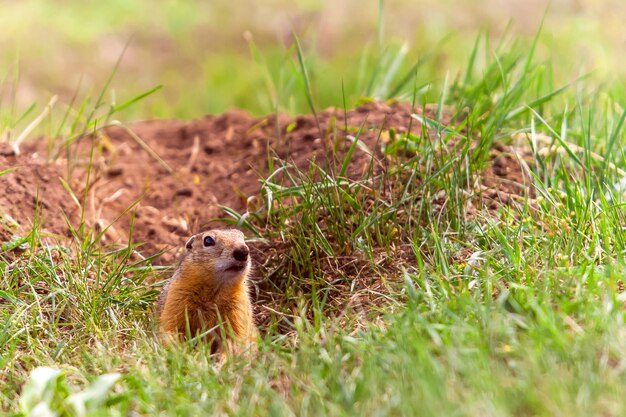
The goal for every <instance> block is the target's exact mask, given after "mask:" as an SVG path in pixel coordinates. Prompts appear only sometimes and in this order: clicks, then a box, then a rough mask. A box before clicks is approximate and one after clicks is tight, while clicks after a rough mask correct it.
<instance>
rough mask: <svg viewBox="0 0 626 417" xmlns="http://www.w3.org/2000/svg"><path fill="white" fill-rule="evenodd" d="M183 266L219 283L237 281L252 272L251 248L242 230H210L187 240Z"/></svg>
mask: <svg viewBox="0 0 626 417" xmlns="http://www.w3.org/2000/svg"><path fill="white" fill-rule="evenodd" d="M185 250H186V254H185V257H184V259H183V265H185V266H186V267H190V268H193V269H194V270H200V271H199V272H201V273H202V274H203V275H205V276H206V277H207V278H209V279H213V280H216V281H218V283H219V284H237V283H239V282H241V281H242V280H244V279H245V278H246V276H248V272H249V271H250V250H249V249H248V246H247V245H246V243H245V240H244V235H243V233H241V232H240V231H239V230H235V229H229V230H208V231H206V232H202V233H198V234H196V235H194V236H192V237H191V238H190V239H189V240H188V241H187V243H185Z"/></svg>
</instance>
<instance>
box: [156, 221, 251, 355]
mask: <svg viewBox="0 0 626 417" xmlns="http://www.w3.org/2000/svg"><path fill="white" fill-rule="evenodd" d="M207 236H210V237H211V238H213V240H214V242H215V244H214V245H211V246H208V247H207V246H205V245H204V239H206V237H207ZM185 246H186V249H187V250H186V254H185V255H184V257H183V260H182V262H181V264H180V267H179V268H178V269H177V270H176V272H175V273H174V275H173V276H172V278H171V280H170V282H168V284H167V285H166V286H165V287H164V288H163V292H162V293H161V298H160V300H159V305H158V313H159V330H160V332H161V333H162V334H165V335H170V336H177V337H184V336H185V335H187V334H188V332H187V330H189V333H190V334H191V336H197V335H198V334H201V333H204V332H207V331H208V332H209V333H208V338H209V340H210V342H211V343H213V348H214V351H220V352H222V353H225V351H234V352H237V351H239V350H240V348H242V347H250V346H252V345H253V344H254V342H255V340H256V335H257V330H256V327H255V325H254V319H253V315H252V305H251V303H250V297H249V295H248V288H247V278H248V275H249V273H250V256H249V255H248V247H247V246H246V245H245V243H244V236H243V234H242V233H241V232H239V231H237V230H212V231H208V232H204V233H199V234H197V235H195V236H193V237H192V238H191V239H189V241H188V242H187V244H186V245H185ZM237 251H239V254H238V257H239V259H235V255H236V252H237ZM243 253H245V257H246V259H245V261H243V260H242V257H243ZM228 268H241V269H240V270H239V269H236V270H229V269H228ZM223 336H224V337H225V338H226V340H224V341H223V340H222V339H223ZM224 342H225V343H224Z"/></svg>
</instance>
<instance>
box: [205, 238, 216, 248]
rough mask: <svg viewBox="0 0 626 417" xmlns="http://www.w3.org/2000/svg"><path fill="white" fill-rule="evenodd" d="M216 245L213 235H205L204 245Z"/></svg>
mask: <svg viewBox="0 0 626 417" xmlns="http://www.w3.org/2000/svg"><path fill="white" fill-rule="evenodd" d="M213 245H215V240H214V239H213V238H212V237H211V236H205V237H204V246H213Z"/></svg>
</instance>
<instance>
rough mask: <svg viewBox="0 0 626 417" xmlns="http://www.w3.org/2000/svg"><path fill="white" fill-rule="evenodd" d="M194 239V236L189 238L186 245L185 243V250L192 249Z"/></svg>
mask: <svg viewBox="0 0 626 417" xmlns="http://www.w3.org/2000/svg"><path fill="white" fill-rule="evenodd" d="M195 238H196V237H195V236H191V238H189V240H188V241H187V243H185V247H186V248H187V250H191V249H193V241H194V239H195Z"/></svg>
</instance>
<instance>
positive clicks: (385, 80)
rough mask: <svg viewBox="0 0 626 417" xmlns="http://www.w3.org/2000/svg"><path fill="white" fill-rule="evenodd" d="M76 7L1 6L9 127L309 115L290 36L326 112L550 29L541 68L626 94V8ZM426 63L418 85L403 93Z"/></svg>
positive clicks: (442, 75)
mask: <svg viewBox="0 0 626 417" xmlns="http://www.w3.org/2000/svg"><path fill="white" fill-rule="evenodd" d="M67 4H68V3H67V2H61V1H52V0H47V1H46V0H15V1H12V0H0V27H1V28H2V30H1V31H0V106H1V107H0V118H1V119H0V120H1V121H0V123H2V121H3V122H4V124H5V125H9V126H11V125H16V124H18V123H21V121H22V120H23V119H24V120H26V119H28V117H23V116H24V115H25V112H31V114H32V115H35V114H37V113H38V112H41V110H42V109H43V108H44V107H45V105H46V103H48V101H49V100H50V98H51V97H52V96H54V95H58V96H59V101H58V103H57V107H59V106H60V107H61V109H63V106H65V108H69V109H72V110H71V111H72V112H79V111H80V107H81V105H82V103H89V104H88V105H93V103H94V102H97V99H98V97H99V96H100V95H101V94H103V97H104V99H105V100H106V101H107V102H108V103H113V104H120V103H124V102H127V101H129V100H130V101H131V102H132V105H129V106H127V107H125V108H123V109H121V110H120V112H119V113H118V114H116V117H118V118H120V119H123V120H125V121H128V120H136V119H146V118H183V119H189V118H196V117H201V116H203V115H205V114H209V113H220V112H223V111H225V110H227V109H229V108H233V107H238V108H242V109H245V110H248V111H250V112H252V113H253V114H255V115H263V114H267V113H271V112H273V111H275V110H276V109H278V110H279V111H284V112H290V113H307V112H309V108H308V105H307V99H306V94H305V93H306V86H305V85H303V81H302V77H301V76H299V74H300V72H299V71H300V70H301V67H300V66H299V61H298V55H297V48H296V47H295V45H294V34H296V35H297V36H298V37H299V40H300V43H301V46H302V51H303V55H304V62H305V65H306V67H307V69H308V75H309V77H310V91H311V93H312V96H313V98H314V101H315V104H316V106H317V107H319V108H323V107H327V106H337V107H339V106H342V105H343V102H344V98H345V101H346V104H347V106H348V107H350V106H353V105H354V104H356V103H357V102H358V101H359V100H360V99H362V98H363V97H375V98H382V99H384V98H388V97H391V96H400V97H403V96H404V97H408V96H409V95H410V94H409V93H410V91H412V88H413V87H414V85H415V84H419V85H420V86H422V85H426V84H428V83H435V84H441V83H442V82H443V81H444V79H446V78H449V79H450V80H454V79H455V78H456V77H457V76H458V75H459V74H461V73H462V72H463V71H464V69H465V67H466V66H467V62H468V59H469V57H470V55H471V52H472V50H473V47H474V43H475V41H476V38H477V37H478V36H479V35H482V36H484V37H486V38H488V39H489V40H490V45H491V46H490V48H485V51H484V53H485V54H491V53H492V51H493V50H495V49H497V48H498V45H500V44H502V45H507V47H510V46H511V45H516V44H521V45H525V47H530V45H532V41H533V39H534V37H535V36H536V35H537V33H539V31H541V32H540V35H539V42H538V48H537V57H538V60H539V61H541V60H542V59H546V58H547V57H551V59H552V61H553V62H554V63H558V64H559V65H558V68H556V69H555V70H554V74H555V75H554V76H555V77H557V78H559V79H561V80H563V81H565V82H566V81H567V80H571V79H574V78H575V77H578V76H580V75H581V74H586V73H591V76H593V77H598V78H600V79H601V80H603V81H616V80H617V81H619V82H620V83H621V81H622V80H623V78H624V76H625V75H626V66H625V65H624V64H625V62H624V61H625V56H626V30H624V22H625V21H626V2H624V1H623V0H552V1H546V0H526V1H523V2H522V1H516V0H466V1H455V0H436V1H435V0H420V1H416V0H413V1H411V0H387V1H384V2H379V1H374V0H370V1H363V0H343V1H314V0H290V1H285V0H268V1H262V2H261V1H256V0H254V1H253V0H237V1H232V0H228V1H225V0H213V1H192V0H185V1H177V0H169V1H162V2H158V4H157V2H153V1H148V0H133V1H130V0H110V1H106V2H104V1H82V2H71V4H72V5H71V6H68V5H67ZM542 22H543V23H542ZM542 25H543V27H542ZM118 60H119V67H117V68H116V66H117V64H116V63H117V62H118ZM417 63H419V64H418V67H417V72H418V79H419V80H420V81H419V82H417V83H414V82H412V81H411V82H403V81H402V80H403V79H404V78H405V77H410V75H411V74H413V73H415V68H416V67H415V65H416V64H417ZM110 77H112V79H111V82H110V83H108V82H107V80H108V79H109V78H110ZM158 87H160V88H158ZM154 89H157V90H156V91H153V90H154ZM151 91H153V92H152V93H151V94H149V96H147V97H145V98H142V99H141V100H137V102H133V100H134V98H137V97H141V96H142V95H143V94H145V93H149V92H151ZM422 98H423V99H424V100H428V99H431V100H432V101H436V97H430V98H429V97H426V96H424V97H422ZM13 127H14V126H13Z"/></svg>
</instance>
